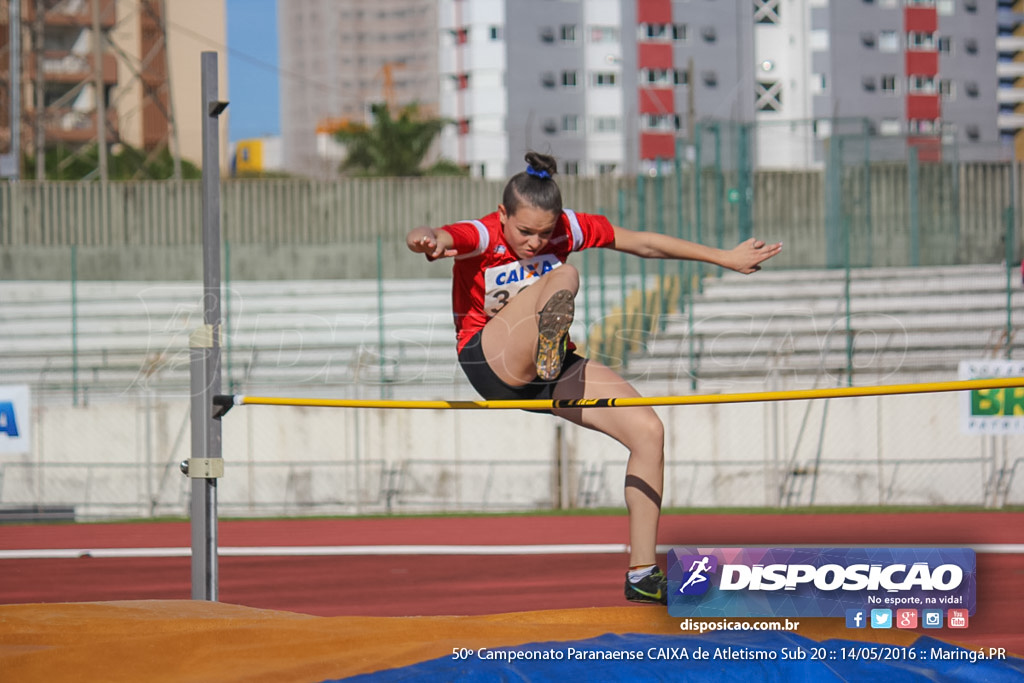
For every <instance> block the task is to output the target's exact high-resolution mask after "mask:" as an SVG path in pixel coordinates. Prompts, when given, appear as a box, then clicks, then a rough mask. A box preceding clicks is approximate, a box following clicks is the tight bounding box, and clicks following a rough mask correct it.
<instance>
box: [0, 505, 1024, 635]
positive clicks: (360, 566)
mask: <svg viewBox="0 0 1024 683" xmlns="http://www.w3.org/2000/svg"><path fill="white" fill-rule="evenodd" d="M626 521H627V520H626V517H625V516H573V517H548V516H543V517H518V516H516V517H473V518H427V519H421V518H391V519H334V520H285V521H280V520H274V521H222V522H221V523H220V526H219V530H218V531H219V545H220V547H221V548H228V547H264V546H267V547H272V546H335V545H339V546H352V545H539V544H589V543H613V544H621V543H624V542H625V540H626V538H627V525H626ZM659 541H660V543H661V544H663V545H671V546H683V545H691V546H692V545H697V546H705V547H716V546H718V547H727V546H746V545H768V546H778V547H786V546H789V545H821V546H837V545H840V546H841V545H862V546H901V545H933V544H934V545H965V546H966V545H970V546H977V545H983V544H1022V543H1024V513H1000V512H992V513H989V512H978V513H909V514H895V515H893V514H864V515H831V514H813V515H812V514H807V515H801V514H795V515H746V516H740V515H674V516H666V517H664V518H663V519H662V524H661V530H660V534H659ZM189 544H190V527H189V525H188V523H185V522H181V523H153V524H75V525H25V526H8V527H0V550H13V549H55V548H164V547H177V548H185V547H188V546H189ZM625 564H626V557H625V556H624V555H619V554H591V555H578V554H555V555H497V556H495V555H448V556H445V555H366V556H327V557H318V556H299V557H293V556H289V557H221V558H220V563H219V572H220V577H219V578H220V582H219V589H220V600H221V601H222V602H227V603H233V604H239V605H246V606H249V607H258V608H265V609H274V610H282V611H290V612H302V613H306V614H314V615H320V616H413V615H417V616H429V615H459V614H461V615H476V614H498V613H505V612H517V611H527V610H548V609H568V608H579V607H618V606H622V605H623V604H624V601H623V599H622V581H623V571H624V569H625ZM189 567H190V562H189V559H188V558H187V557H173V558H126V559H121V558H116V559H115V558H93V557H81V558H76V559H18V560H3V561H0V603H6V604H11V603H30V602H44V603H45V602H93V601H113V600H145V599H159V600H180V599H188V598H189V596H190V592H191V589H190V580H191V579H190V569H189ZM1021 604H1024V555H1022V554H1020V553H1017V554H987V553H983V554H979V555H978V610H977V614H976V616H975V617H973V618H972V619H971V622H970V628H969V629H967V630H965V631H957V632H955V636H954V634H953V632H949V631H941V632H937V631H934V630H932V631H924V630H922V631H921V633H927V635H931V636H938V637H940V638H943V639H946V638H948V639H949V640H952V641H954V642H958V643H963V644H968V645H971V644H977V645H985V646H988V647H1005V648H1007V649H1008V650H1009V651H1010V652H1013V653H1016V654H1018V655H1020V654H1024V629H1022V628H1021V620H1020V614H1019V606H1020V605H1021Z"/></svg>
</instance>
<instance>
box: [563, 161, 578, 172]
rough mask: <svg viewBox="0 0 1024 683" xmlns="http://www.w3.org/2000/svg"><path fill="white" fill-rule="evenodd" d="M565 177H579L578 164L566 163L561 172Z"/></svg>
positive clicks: (574, 162) (576, 162)
mask: <svg viewBox="0 0 1024 683" xmlns="http://www.w3.org/2000/svg"><path fill="white" fill-rule="evenodd" d="M562 172H563V173H564V174H565V175H579V174H580V162H578V161H566V162H565V166H564V170H563V171H562Z"/></svg>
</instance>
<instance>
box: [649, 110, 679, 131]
mask: <svg viewBox="0 0 1024 683" xmlns="http://www.w3.org/2000/svg"><path fill="white" fill-rule="evenodd" d="M640 129H641V130H652V131H662V132H666V131H676V130H679V115H678V114H642V115H641V116H640Z"/></svg>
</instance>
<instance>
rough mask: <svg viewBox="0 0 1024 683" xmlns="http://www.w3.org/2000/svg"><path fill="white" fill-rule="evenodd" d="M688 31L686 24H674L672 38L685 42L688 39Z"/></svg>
mask: <svg viewBox="0 0 1024 683" xmlns="http://www.w3.org/2000/svg"><path fill="white" fill-rule="evenodd" d="M688 33H689V31H688V29H687V27H686V24H672V40H674V41H676V42H683V41H685V40H686V39H687V36H688Z"/></svg>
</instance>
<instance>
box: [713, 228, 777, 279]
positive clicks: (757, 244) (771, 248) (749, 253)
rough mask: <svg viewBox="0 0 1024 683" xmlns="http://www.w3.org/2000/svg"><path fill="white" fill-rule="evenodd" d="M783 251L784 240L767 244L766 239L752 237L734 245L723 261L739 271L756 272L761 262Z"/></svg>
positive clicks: (745, 272) (759, 268)
mask: <svg viewBox="0 0 1024 683" xmlns="http://www.w3.org/2000/svg"><path fill="white" fill-rule="evenodd" d="M780 251H782V242H776V243H775V244H767V243H765V242H764V240H759V239H755V238H753V237H751V238H750V239H749V240H746V241H745V242H740V243H739V244H737V245H736V246H735V247H733V248H732V249H731V250H730V251H729V252H728V256H727V258H726V262H725V263H723V264H722V265H724V266H725V267H727V268H730V269H732V270H735V271H736V272H738V273H744V274H749V273H754V272H757V271H759V270H761V264H762V263H764V262H765V261H767V260H768V259H770V258H771V257H772V256H775V255H776V254H778V253H779V252H780Z"/></svg>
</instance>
